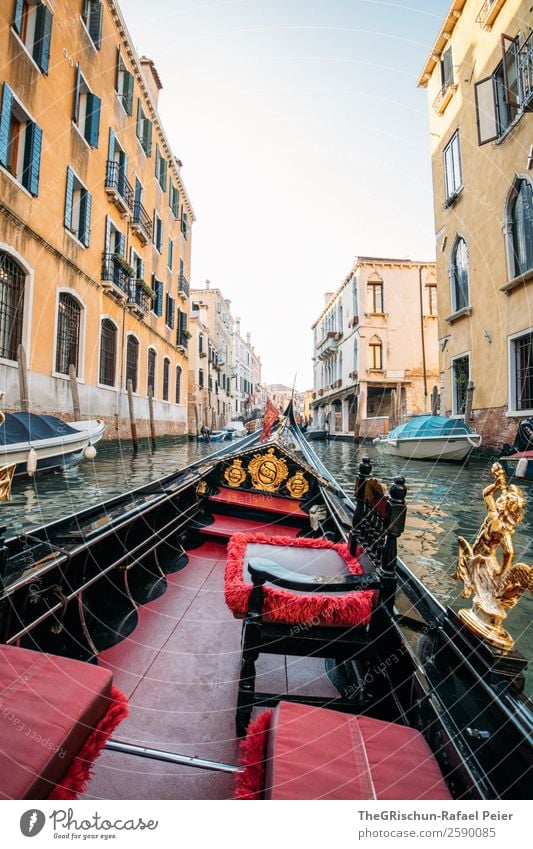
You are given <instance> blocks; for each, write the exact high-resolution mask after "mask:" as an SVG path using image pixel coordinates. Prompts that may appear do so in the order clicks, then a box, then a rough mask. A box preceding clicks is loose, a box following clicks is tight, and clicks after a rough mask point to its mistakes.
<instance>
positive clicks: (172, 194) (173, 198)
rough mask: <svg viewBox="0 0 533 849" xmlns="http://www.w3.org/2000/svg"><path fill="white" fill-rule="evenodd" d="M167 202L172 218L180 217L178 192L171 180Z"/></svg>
mask: <svg viewBox="0 0 533 849" xmlns="http://www.w3.org/2000/svg"><path fill="white" fill-rule="evenodd" d="M169 204H170V208H171V210H172V215H173V216H174V218H179V217H180V193H179V191H178V189H177V188H176V186H175V185H174V183H173V182H172V180H171V181H170V189H169Z"/></svg>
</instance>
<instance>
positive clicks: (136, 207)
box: [133, 177, 142, 224]
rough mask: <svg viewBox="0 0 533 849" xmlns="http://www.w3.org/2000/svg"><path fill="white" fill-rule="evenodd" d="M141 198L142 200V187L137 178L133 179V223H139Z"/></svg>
mask: <svg viewBox="0 0 533 849" xmlns="http://www.w3.org/2000/svg"><path fill="white" fill-rule="evenodd" d="M141 198H142V186H141V181H140V180H139V178H138V177H136V178H135V202H134V204H133V220H134V222H135V223H137V224H138V223H139V221H140V220H141Z"/></svg>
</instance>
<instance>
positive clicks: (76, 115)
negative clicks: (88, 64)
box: [72, 62, 81, 124]
mask: <svg viewBox="0 0 533 849" xmlns="http://www.w3.org/2000/svg"><path fill="white" fill-rule="evenodd" d="M80 85H81V70H80V63H79V62H78V64H77V65H76V84H75V87H74V109H73V112H72V120H73V121H74V123H75V124H77V123H78V118H79V114H80Z"/></svg>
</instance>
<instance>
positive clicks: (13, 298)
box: [0, 251, 25, 360]
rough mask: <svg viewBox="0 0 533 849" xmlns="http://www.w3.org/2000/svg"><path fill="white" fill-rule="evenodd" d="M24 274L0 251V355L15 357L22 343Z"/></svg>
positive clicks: (7, 358)
mask: <svg viewBox="0 0 533 849" xmlns="http://www.w3.org/2000/svg"><path fill="white" fill-rule="evenodd" d="M24 278H25V275H24V272H23V270H22V268H21V267H20V265H19V264H18V263H17V262H15V260H14V259H12V258H11V257H10V256H9V254H6V253H4V252H3V251H0V357H3V358H4V359H6V360H16V359H17V349H18V346H19V345H20V344H21V343H22V322H23V318H24V283H25V279H24Z"/></svg>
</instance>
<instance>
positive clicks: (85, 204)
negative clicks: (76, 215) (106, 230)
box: [80, 190, 92, 248]
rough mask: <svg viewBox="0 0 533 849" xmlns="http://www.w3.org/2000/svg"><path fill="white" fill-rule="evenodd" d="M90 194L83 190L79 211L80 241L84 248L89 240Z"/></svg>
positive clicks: (87, 245)
mask: <svg viewBox="0 0 533 849" xmlns="http://www.w3.org/2000/svg"><path fill="white" fill-rule="evenodd" d="M91 200H92V199H91V193H90V192H88V191H87V190H84V192H83V195H82V201H81V210H80V237H81V238H80V241H81V243H82V245H85V247H86V248H88V247H89V241H90V239H91V205H92V204H91Z"/></svg>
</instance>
